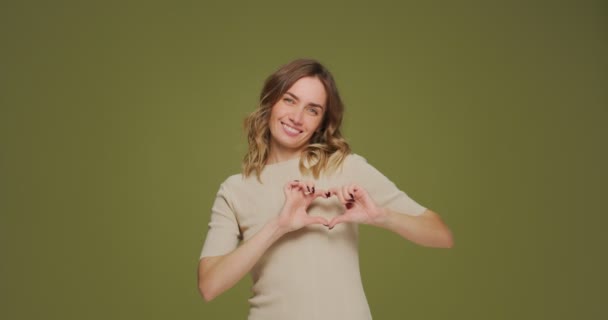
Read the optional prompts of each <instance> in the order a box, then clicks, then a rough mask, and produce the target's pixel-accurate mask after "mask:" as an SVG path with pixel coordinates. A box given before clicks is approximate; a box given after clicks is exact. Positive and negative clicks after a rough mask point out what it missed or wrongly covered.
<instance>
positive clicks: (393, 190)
mask: <svg viewBox="0 0 608 320" xmlns="http://www.w3.org/2000/svg"><path fill="white" fill-rule="evenodd" d="M351 157H352V159H351V160H352V161H351V162H352V163H351V168H352V170H353V173H352V175H353V180H354V181H353V182H355V183H358V184H359V185H361V186H362V187H363V188H365V190H367V192H368V194H369V195H370V197H371V198H372V199H373V200H374V201H375V202H376V204H377V205H378V206H381V207H385V208H389V209H391V210H394V211H396V212H399V213H403V214H407V215H412V216H417V215H420V214H422V213H423V212H424V211H426V209H427V208H426V207H424V206H422V205H420V204H419V203H418V202H416V201H414V200H413V199H412V198H410V197H409V196H408V195H407V194H406V193H405V192H404V191H402V190H400V189H399V188H398V187H397V186H396V185H395V184H394V183H393V182H392V181H391V180H389V179H388V178H387V177H386V176H384V174H382V173H381V172H380V171H378V170H377V169H376V168H374V167H373V166H372V165H370V164H369V163H368V162H367V160H366V159H365V158H363V157H361V156H359V155H356V154H353V155H351Z"/></svg>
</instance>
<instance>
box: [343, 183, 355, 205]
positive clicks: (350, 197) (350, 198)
mask: <svg viewBox="0 0 608 320" xmlns="http://www.w3.org/2000/svg"><path fill="white" fill-rule="evenodd" d="M341 191H342V196H343V197H344V199H345V200H346V201H355V197H354V195H353V194H352V193H350V192H349V191H348V185H346V186H342V190H341ZM345 204H346V203H345Z"/></svg>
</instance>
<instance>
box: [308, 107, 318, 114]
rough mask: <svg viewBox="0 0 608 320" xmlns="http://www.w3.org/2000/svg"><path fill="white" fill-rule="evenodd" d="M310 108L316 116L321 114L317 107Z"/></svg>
mask: <svg viewBox="0 0 608 320" xmlns="http://www.w3.org/2000/svg"><path fill="white" fill-rule="evenodd" d="M308 110H309V111H310V113H312V114H314V115H315V116H316V115H318V114H319V111H317V108H310V109H308Z"/></svg>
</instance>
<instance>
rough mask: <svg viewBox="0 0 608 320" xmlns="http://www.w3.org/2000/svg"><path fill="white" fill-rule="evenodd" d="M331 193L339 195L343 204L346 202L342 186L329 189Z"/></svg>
mask: <svg viewBox="0 0 608 320" xmlns="http://www.w3.org/2000/svg"><path fill="white" fill-rule="evenodd" d="M329 193H330V194H331V195H335V196H337V197H338V200H340V202H341V203H342V204H344V203H346V200H345V199H344V197H343V196H342V190H340V188H339V187H338V188H331V189H329Z"/></svg>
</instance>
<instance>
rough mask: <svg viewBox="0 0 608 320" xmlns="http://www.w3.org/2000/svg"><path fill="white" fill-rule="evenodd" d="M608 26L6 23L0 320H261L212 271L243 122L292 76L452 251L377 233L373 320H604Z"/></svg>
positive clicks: (482, 12) (141, 18)
mask: <svg viewBox="0 0 608 320" xmlns="http://www.w3.org/2000/svg"><path fill="white" fill-rule="evenodd" d="M607 30H608V29H607V8H606V5H605V3H603V2H599V1H598V2H593V1H561V2H552V1H542V2H539V1H531V2H519V1H515V2H511V1H502V2H497V1H489V2H479V3H477V2H453V1H445V2H436V1H431V2H428V1H420V2H407V1H403V2H397V1H394V2H391V1H376V2H373V3H372V2H350V1H335V2H332V1H329V2H324V1H308V2H294V3H290V2H285V1H273V2H264V1H262V2H245V1H243V2H241V3H231V2H219V1H218V2H210V1H209V2H208V1H201V2H174V1H172V2H169V1H167V2H165V3H163V2H159V1H140V2H131V1H124V2H123V1H121V2H106V1H95V2H94V1H86V2H83V1H73V2H69V1H59V2H57V1H55V2H45V1H4V2H3V3H2V4H1V5H0V35H1V39H2V50H0V58H1V59H0V64H1V67H0V90H1V91H0V107H1V109H0V143H1V145H0V147H1V149H0V249H1V256H2V262H1V263H0V295H1V296H0V318H2V319H244V318H245V317H246V314H247V307H248V305H247V298H248V297H250V295H251V292H250V291H249V286H250V284H251V283H250V282H251V280H250V279H249V277H246V278H245V279H243V280H242V281H241V282H239V284H238V285H237V286H236V287H234V288H232V289H231V290H229V291H228V292H226V293H224V294H223V295H221V296H220V297H218V298H217V299H216V300H214V301H212V302H210V303H205V302H204V301H203V300H202V298H201V297H200V296H199V294H198V292H197V284H196V266H197V262H198V256H199V253H200V250H201V247H202V244H203V240H204V238H205V234H206V232H207V223H208V221H209V214H210V209H211V204H212V201H213V199H214V196H215V193H216V192H217V189H218V187H219V184H220V183H221V182H222V181H223V180H224V179H225V178H226V177H228V176H229V175H232V174H235V173H238V172H239V170H240V161H241V159H242V157H243V155H244V152H245V150H246V141H245V138H244V135H243V133H242V120H243V118H244V117H245V116H246V115H247V114H248V113H249V112H251V111H252V110H253V109H254V108H255V106H256V103H257V98H258V94H259V91H260V90H261V87H262V83H263V81H264V79H265V77H266V76H267V75H268V74H270V73H271V72H273V71H274V70H275V69H276V68H278V67H279V66H280V65H281V64H283V63H286V62H288V61H290V60H292V59H294V58H298V57H310V58H315V59H318V60H320V61H321V62H323V63H324V64H325V65H327V67H328V68H329V69H330V70H331V71H332V72H333V74H334V76H335V78H336V81H337V83H338V87H339V90H340V92H341V94H342V97H343V99H344V101H345V103H346V117H345V122H344V133H345V135H346V137H347V139H348V141H349V142H350V143H351V146H352V147H353V150H354V151H355V152H356V153H358V154H361V155H363V156H364V157H366V158H367V159H368V161H369V162H370V163H371V164H372V165H374V166H376V167H377V168H378V169H379V170H380V171H382V172H383V173H384V174H385V175H387V176H388V177H389V178H390V179H391V180H392V181H393V182H395V183H396V184H397V185H398V186H399V187H400V188H401V189H403V190H404V191H406V192H407V193H408V194H409V195H410V196H411V197H412V198H413V199H415V200H416V201H418V202H419V203H421V204H422V205H424V206H427V207H428V208H430V209H432V210H434V211H436V212H438V213H439V214H440V215H441V216H442V218H443V219H444V221H445V222H446V223H447V224H448V225H449V226H450V228H451V229H452V231H453V233H454V240H455V246H454V247H453V248H452V249H447V250H446V249H431V248H424V247H420V246H417V245H414V244H412V243H410V242H408V241H406V240H404V239H401V238H399V237H398V236H397V235H395V234H391V233H388V232H387V231H384V230H377V229H374V228H371V227H365V226H364V227H361V236H360V251H361V269H362V270H361V271H362V277H363V282H364V286H365V290H366V295H367V297H368V300H369V304H370V307H371V310H372V313H373V315H374V318H375V319H446V318H450V319H598V318H602V313H603V316H605V310H606V309H605V308H604V307H602V305H601V304H600V303H601V302H603V300H604V299H603V298H604V297H605V295H604V292H605V289H606V285H607V281H606V276H605V272H604V271H605V270H606V269H607V268H606V267H607V266H606V259H605V258H606V254H605V251H606V250H605V248H604V244H605V243H606V241H605V239H604V234H603V233H604V232H603V231H604V229H605V225H606V209H605V205H604V203H603V202H602V199H603V197H602V195H603V193H604V192H605V191H606V188H605V181H606V178H607V170H606V163H608V161H607V155H606V136H607V133H608V132H607V131H608V130H607V126H606V120H607V117H606V116H607V112H608V111H607V107H608V94H607V92H608V90H606V89H607V85H608V78H607V74H608V60H607V58H606V57H608V42H607V41H606V39H608V37H607V35H608V31H607Z"/></svg>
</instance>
